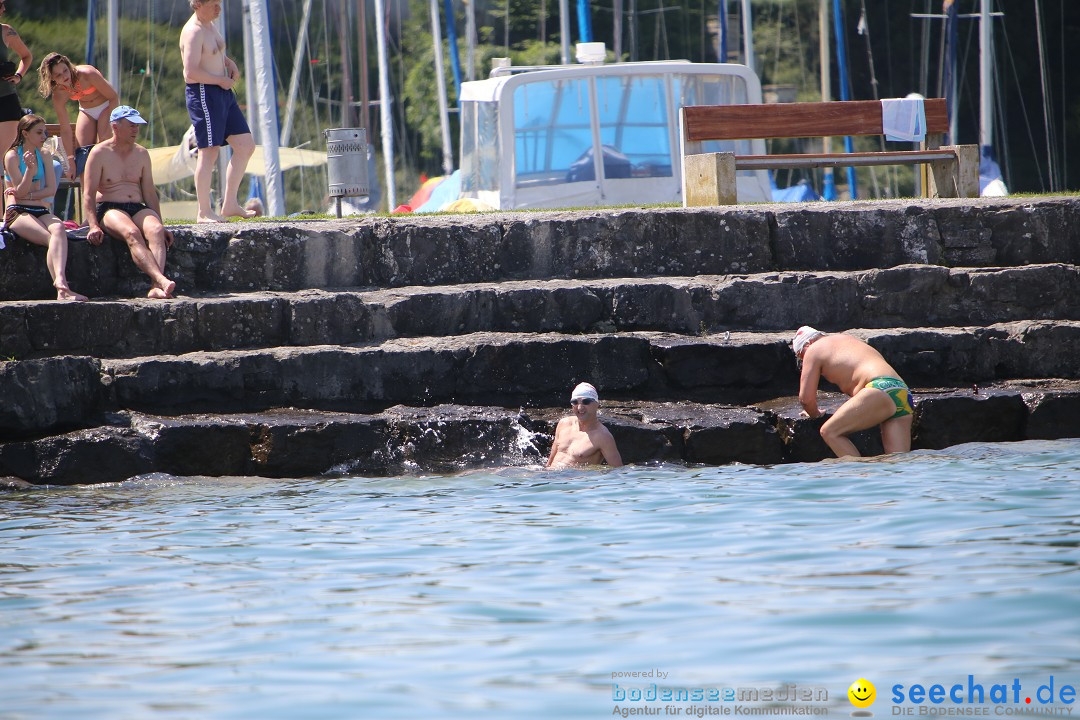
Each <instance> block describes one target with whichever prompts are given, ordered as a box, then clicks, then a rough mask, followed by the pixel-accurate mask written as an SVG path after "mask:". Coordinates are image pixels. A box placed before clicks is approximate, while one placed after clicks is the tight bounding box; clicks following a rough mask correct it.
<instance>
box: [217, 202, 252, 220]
mask: <svg viewBox="0 0 1080 720" xmlns="http://www.w3.org/2000/svg"><path fill="white" fill-rule="evenodd" d="M221 214H222V215H224V216H225V217H238V218H250V217H255V211H254V210H245V209H244V208H242V207H240V206H239V205H228V206H225V205H223V206H222V207H221Z"/></svg>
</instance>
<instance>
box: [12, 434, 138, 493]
mask: <svg viewBox="0 0 1080 720" xmlns="http://www.w3.org/2000/svg"><path fill="white" fill-rule="evenodd" d="M154 470H155V465H154V458H153V443H152V442H151V441H150V440H149V439H148V438H147V437H146V436H144V435H142V434H140V433H138V432H135V431H133V430H131V429H130V428H123V427H99V428H92V429H90V430H77V431H74V432H71V433H67V434H65V435H55V436H52V437H47V438H43V439H40V440H35V441H25V442H9V443H3V444H0V475H4V474H8V475H15V476H18V477H21V478H26V479H29V480H30V481H32V482H34V483H35V484H58V485H75V484H82V483H87V484H90V483H104V482H117V481H119V480H125V479H127V478H129V477H132V476H134V475H142V474H145V473H150V472H154Z"/></svg>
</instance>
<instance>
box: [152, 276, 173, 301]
mask: <svg viewBox="0 0 1080 720" xmlns="http://www.w3.org/2000/svg"><path fill="white" fill-rule="evenodd" d="M174 292H176V281H175V280H170V279H169V278H165V282H163V283H161V284H160V285H157V286H155V287H152V288H150V292H148V293H147V294H146V296H147V297H152V298H158V299H161V298H171V297H172V296H173V293H174Z"/></svg>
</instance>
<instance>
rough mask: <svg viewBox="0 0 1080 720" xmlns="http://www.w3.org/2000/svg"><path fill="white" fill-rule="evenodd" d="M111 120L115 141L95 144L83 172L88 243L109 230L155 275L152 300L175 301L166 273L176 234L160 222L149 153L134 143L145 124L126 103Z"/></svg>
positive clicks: (99, 239) (173, 286)
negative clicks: (171, 299)
mask: <svg viewBox="0 0 1080 720" xmlns="http://www.w3.org/2000/svg"><path fill="white" fill-rule="evenodd" d="M109 121H110V123H111V124H112V133H113V135H112V137H111V138H109V139H108V140H105V141H104V142H100V143H98V144H97V145H95V146H94V149H93V150H91V151H90V155H89V157H87V158H86V169H85V171H84V172H83V216H84V217H85V218H86V222H87V223H88V224H89V225H90V231H89V232H88V233H87V235H86V239H87V240H88V241H89V242H90V243H91V244H93V245H100V244H101V242H102V240H104V239H105V232H108V233H109V234H110V235H112V236H114V237H116V238H121V239H123V240H124V242H126V243H127V246H128V250H129V251H131V259H132V260H134V261H135V265H136V266H137V267H138V268H139V269H140V270H142V271H143V272H144V273H146V274H147V275H149V276H150V283H151V287H150V292H149V293H147V297H151V298H156V299H161V298H171V297H172V296H173V292H174V291H175V290H176V283H175V282H173V281H172V280H170V279H169V278H167V277H165V274H164V273H165V253H166V251H167V250H168V248H169V247H171V246H172V244H173V234H172V233H171V232H170V231H168V230H166V229H165V226H164V225H162V224H161V205H160V203H159V202H158V194H157V188H155V187H154V177H153V174H152V171H151V169H150V153H148V152H146V148H144V147H143V146H142V145H139V144H138V143H136V142H135V138H137V137H138V136H139V126H140V125H145V124H146V121H145V120H143V118H142V116H141V115H139V111H138V110H136V109H135V108H133V107H128V106H127V105H121V106H120V107H118V108H116V109H115V110H113V111H112V114H111V115H110V116H109ZM103 228H104V229H103Z"/></svg>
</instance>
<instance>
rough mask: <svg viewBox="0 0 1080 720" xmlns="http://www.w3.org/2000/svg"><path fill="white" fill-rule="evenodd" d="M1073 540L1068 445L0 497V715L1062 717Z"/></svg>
mask: <svg viewBox="0 0 1080 720" xmlns="http://www.w3.org/2000/svg"><path fill="white" fill-rule="evenodd" d="M1078 518H1080V441H1077V440H1068V441H1056V442H1025V443H1014V444H997V445H982V444H979V445H966V446H960V447H955V448H950V449H948V450H944V451H939V452H933V453H929V452H924V453H913V454H910V455H908V456H904V457H899V458H886V459H883V460H879V461H867V462H824V463H816V464H801V465H784V466H776V467H750V466H727V467H690V468H687V467H682V466H672V465H659V466H637V467H630V468H623V469H619V470H606V471H559V472H546V471H541V470H538V469H528V468H509V469H505V470H499V471H483V472H464V473H459V474H453V475H421V476H413V477H393V478H333V479H327V478H322V479H296V480H285V481H282V480H266V479H258V478H173V477H160V476H154V477H147V478H136V479H133V480H129V481H127V482H124V483H120V484H115V485H108V486H94V487H74V488H52V489H47V490H42V489H38V490H33V491H22V492H7V493H0V546H2V548H3V559H2V560H0V717H2V718H34V719H35V720H38V719H40V718H111V719H120V718H147V717H154V718H170V719H171V718H244V719H245V720H246V719H248V718H282V719H285V718H290V719H291V718H444V717H445V718H473V717H491V718H523V717H534V718H605V717H610V716H612V715H613V713H615V712H619V711H620V708H622V709H625V708H635V709H640V708H656V709H658V711H660V712H665V710H664V708H665V707H668V708H669V709H673V710H675V711H677V713H675V714H677V715H679V716H682V717H686V716H689V715H692V714H694V713H695V712H696V713H698V715H697V716H699V717H700V716H702V714H703V713H705V712H706V711H709V709H710V708H712V710H716V711H717V712H721V711H722V708H721V706H722V705H724V703H716V702H712V703H709V702H704V703H694V702H674V703H667V704H666V705H665V703H662V702H656V703H647V702H644V701H641V702H631V701H629V700H627V701H625V702H623V701H620V700H619V699H618V693H619V692H627V691H628V690H629V691H630V692H631V693H633V692H635V688H636V689H637V690H636V692H644V693H649V692H650V686H651V685H652V684H653V683H657V684H658V685H660V686H661V687H663V686H665V685H667V686H673V687H676V688H678V687H684V688H685V687H704V688H726V687H741V686H746V687H761V688H770V687H771V688H777V687H781V686H786V685H789V684H795V685H797V686H799V687H803V686H808V687H823V688H827V690H828V697H829V700H828V702H827V703H825V704H823V705H822V706H821V707H822V708H823V711H824V712H826V713H828V715H830V716H832V717H848V716H849V713H850V712H851V711H852V710H853V709H854V708H853V707H852V705H851V704H850V703H849V702H848V698H847V694H846V693H847V688H848V686H849V685H850V684H851V683H852V682H853V681H855V680H856V679H858V678H861V677H865V678H867V679H869V680H871V681H872V682H873V683H874V684H875V685H876V687H877V692H878V699H877V701H876V704H875V705H874V706H873V707H872V708H871V709H872V711H874V712H875V715H876V716H877V717H885V716H889V715H890V714H895V712H896V708H893V707H892V706H891V704H890V702H889V696H890V694H891V688H892V687H893V686H894V685H896V684H902V685H904V687H905V688H908V687H910V685H911V684H916V683H922V684H924V685H926V686H929V685H931V684H933V683H938V682H945V683H946V686H945V687H948V684H947V683H949V682H952V681H956V682H963V683H965V684H966V683H967V682H968V675H973V676H974V682H976V683H981V684H982V685H984V686H985V688H986V690H987V692H989V691H990V689H991V684H993V683H999V682H1000V683H1011V682H1012V680H1013V679H1014V678H1017V679H1019V680H1020V681H1021V682H1022V683H1023V691H1022V693H1021V694H1027V695H1028V696H1032V694H1033V693H1034V692H1035V690H1036V686H1037V685H1040V684H1043V683H1045V682H1047V680H1048V679H1049V677H1050V676H1053V677H1054V683H1055V689H1054V691H1053V692H1055V693H1059V692H1060V688H1061V686H1062V685H1064V684H1066V683H1069V684H1071V685H1073V686H1077V685H1080V620H1078V618H1080V592H1078V590H1080V576H1078V574H1077V567H1078V566H1077V562H1078V561H1080V552H1078V548H1077V546H1078V543H1080V520H1078ZM656 671H659V672H661V673H666V674H667V675H666V676H662V677H660V678H659V679H658V678H657V677H656V676H655V672H656ZM631 672H646V673H647V672H653V673H654V675H653V676H652V677H649V676H645V677H639V678H637V679H635V678H634V677H633V676H630V677H629V678H626V677H618V678H613V673H631ZM965 688H966V685H965ZM963 692H965V693H966V692H967V690H966V689H965V690H964V691H963ZM1010 692H1011V691H1010ZM676 697H677V696H676ZM727 705H728V706H731V705H732V703H727ZM913 707H915V708H916V709H915V711H914V712H915V713H916V714H918V712H919V710H918V708H919V707H920V706H917V705H916V706H913ZM922 707H923V708H925V707H926V706H925V705H923V706H922ZM966 707H971V706H970V705H969V706H966ZM1003 707H1004V706H1000V705H999V706H993V707H990V706H988V710H989V714H990V715H991V716H993V715H995V711H997V713H996V714H997V715H999V716H1000V715H1001V712H1000V711H1001V710H1002V708H1003ZM1009 707H1010V708H1013V707H1014V706H1013V705H1010V706H1009ZM1027 707H1029V708H1036V709H1038V708H1039V707H1040V706H1039V703H1036V704H1035V705H1028V706H1027ZM1045 707H1056V708H1059V709H1063V708H1065V707H1075V706H1069V705H1065V704H1063V703H1062V702H1060V701H1059V702H1058V703H1057V704H1056V705H1048V706H1045ZM701 708H705V709H704V710H702V709H701ZM1023 708H1024V703H1023V699H1021V700H1020V704H1018V705H1015V709H1016V711H1017V712H1019V711H1021V710H1023ZM729 710H730V707H729ZM1009 714H1012V710H1010V713H1009ZM1075 714H1076V715H1080V708H1077V709H1076V711H1075ZM667 716H669V717H670V716H672V714H671V713H670V712H669V714H668V715H667Z"/></svg>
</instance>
